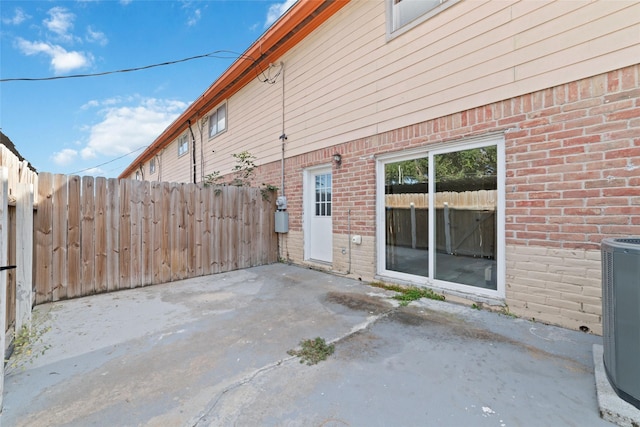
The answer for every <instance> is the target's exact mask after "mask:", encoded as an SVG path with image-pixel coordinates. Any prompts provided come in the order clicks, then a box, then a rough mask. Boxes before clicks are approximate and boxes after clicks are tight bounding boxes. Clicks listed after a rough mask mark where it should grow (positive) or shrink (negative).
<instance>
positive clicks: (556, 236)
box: [549, 233, 587, 242]
mask: <svg viewBox="0 0 640 427" xmlns="http://www.w3.org/2000/svg"><path fill="white" fill-rule="evenodd" d="M549 238H550V239H552V240H568V241H570V242H584V241H586V240H587V239H586V236H585V235H584V234H574V233H551V234H550V235H549Z"/></svg>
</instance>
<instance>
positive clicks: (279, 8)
mask: <svg viewBox="0 0 640 427" xmlns="http://www.w3.org/2000/svg"><path fill="white" fill-rule="evenodd" d="M296 1H297V0H285V1H284V2H282V3H274V4H272V5H270V6H269V10H268V11H267V19H266V20H265V22H264V27H265V28H267V27H269V26H270V25H271V24H273V23H274V22H276V20H277V19H278V18H280V17H281V16H282V15H283V14H284V13H285V12H286V11H287V10H289V8H290V7H291V6H293V5H294V4H295V2H296Z"/></svg>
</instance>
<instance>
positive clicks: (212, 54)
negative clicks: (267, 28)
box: [0, 50, 279, 83]
mask: <svg viewBox="0 0 640 427" xmlns="http://www.w3.org/2000/svg"><path fill="white" fill-rule="evenodd" d="M225 53H226V54H231V55H233V56H222V55H220V54H225ZM202 58H220V59H233V58H240V59H246V60H249V61H253V63H254V64H256V66H257V67H258V69H259V72H258V70H256V77H258V79H259V80H260V81H262V82H264V83H271V82H272V81H273V79H272V78H270V77H268V76H266V75H265V74H264V70H263V69H262V68H261V67H260V64H258V61H257V60H256V59H255V58H253V57H251V56H249V55H245V54H242V53H237V52H233V51H231V50H215V51H213V52H209V53H205V54H203V55H196V56H190V57H188V58H183V59H177V60H175V61H167V62H161V63H158V64H151V65H145V66H142V67H134V68H124V69H120V70H112V71H102V72H99V73H87V74H71V75H67V76H51V77H11V78H4V79H0V82H1V83H5V82H17V81H22V82H38V81H49V80H63V79H79V78H85V77H99V76H106V75H110V74H118V73H130V72H134V71H142V70H148V69H150V68H157V67H164V66H167V65H174V64H179V63H181V62H187V61H193V60H195V59H202ZM260 74H262V76H263V77H262V78H261V77H260ZM278 74H279V73H278ZM277 77H278V76H277V75H276V76H275V77H274V78H277Z"/></svg>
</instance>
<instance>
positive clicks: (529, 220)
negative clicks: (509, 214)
mask: <svg viewBox="0 0 640 427" xmlns="http://www.w3.org/2000/svg"><path fill="white" fill-rule="evenodd" d="M515 221H516V223H517V224H544V223H545V222H546V219H545V218H544V217H543V216H530V215H527V216H518V217H516V218H515Z"/></svg>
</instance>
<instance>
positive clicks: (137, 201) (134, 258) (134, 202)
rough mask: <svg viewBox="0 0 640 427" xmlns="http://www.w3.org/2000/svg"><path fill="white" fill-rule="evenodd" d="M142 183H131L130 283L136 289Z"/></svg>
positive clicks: (138, 279) (138, 273) (139, 249)
mask: <svg viewBox="0 0 640 427" xmlns="http://www.w3.org/2000/svg"><path fill="white" fill-rule="evenodd" d="M142 191H143V189H142V182H141V181H131V193H130V194H131V196H130V202H129V203H130V206H131V207H130V212H129V214H130V218H131V245H130V248H131V249H130V254H131V273H130V274H131V283H130V285H129V286H130V287H132V288H136V287H138V286H140V285H141V284H142V275H141V270H142V222H141V216H142Z"/></svg>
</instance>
